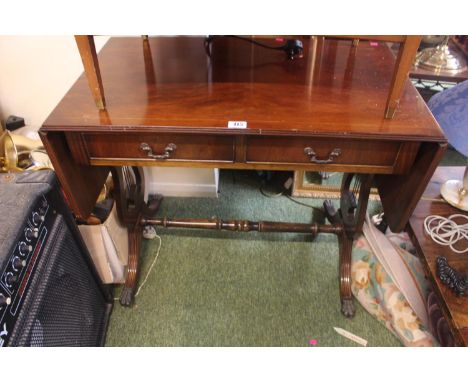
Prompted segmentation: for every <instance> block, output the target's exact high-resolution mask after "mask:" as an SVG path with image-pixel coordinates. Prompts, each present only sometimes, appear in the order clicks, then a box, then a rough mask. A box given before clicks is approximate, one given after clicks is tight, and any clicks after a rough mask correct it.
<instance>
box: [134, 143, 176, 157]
mask: <svg viewBox="0 0 468 382" xmlns="http://www.w3.org/2000/svg"><path fill="white" fill-rule="evenodd" d="M176 148H177V146H176V145H175V144H174V143H169V144H168V145H167V146H166V148H165V149H164V154H161V155H157V154H153V150H152V149H151V147H150V145H149V144H148V143H142V144H141V145H140V150H142V151H144V152H146V153H147V154H146V155H147V156H148V158H153V159H169V158H170V157H171V154H172V152H173V151H175V150H176Z"/></svg>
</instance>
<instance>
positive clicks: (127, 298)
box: [119, 224, 142, 307]
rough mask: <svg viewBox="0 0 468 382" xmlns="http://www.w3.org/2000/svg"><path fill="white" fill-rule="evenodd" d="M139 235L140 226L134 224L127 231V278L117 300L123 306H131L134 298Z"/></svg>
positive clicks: (138, 258) (137, 267)
mask: <svg viewBox="0 0 468 382" xmlns="http://www.w3.org/2000/svg"><path fill="white" fill-rule="evenodd" d="M141 235H142V227H141V225H140V224H136V225H135V226H134V227H133V229H132V228H129V229H128V265H127V278H126V279H125V285H124V287H123V289H122V293H121V294H120V299H119V301H120V304H121V305H123V306H128V307H129V306H131V305H132V304H133V299H134V297H135V292H136V286H137V281H138V270H139V262H140V243H141Z"/></svg>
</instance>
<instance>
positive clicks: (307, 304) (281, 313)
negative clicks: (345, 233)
mask: <svg viewBox="0 0 468 382" xmlns="http://www.w3.org/2000/svg"><path fill="white" fill-rule="evenodd" d="M260 185H261V182H260V178H259V177H258V175H257V173H255V172H249V171H221V179H220V194H219V198H218V199H208V198H166V199H164V201H163V204H162V207H161V210H160V211H159V212H158V216H170V217H201V218H202V217H210V216H216V217H219V218H223V219H229V218H238V219H250V220H280V221H281V220H283V221H296V222H311V221H312V212H313V210H312V209H311V208H308V207H305V206H302V205H299V204H296V203H294V202H292V201H291V200H290V199H288V198H286V197H284V196H281V197H277V198H267V197H265V196H263V195H262V194H261V193H260V192H259V187H260ZM301 202H305V203H308V204H310V205H312V204H313V205H315V206H321V201H318V200H312V199H301ZM314 218H315V220H320V219H322V216H321V214H320V213H316V214H315V216H314ZM158 234H159V235H160V236H161V238H162V247H161V251H160V254H159V258H158V260H157V263H156V265H155V267H154V269H153V271H152V273H151V275H150V277H149V279H148V282H147V283H146V285H145V286H144V287H143V289H142V290H141V292H140V294H139V296H138V297H137V299H136V303H135V305H134V307H133V308H131V309H128V308H122V307H121V306H120V305H119V304H118V303H116V304H115V306H114V310H113V313H112V315H111V320H110V325H109V330H108V334H107V346H309V341H310V340H311V339H315V340H317V346H355V344H354V343H353V342H351V341H349V340H348V339H346V338H343V337H341V336H340V335H338V334H337V333H336V332H335V331H334V330H333V327H334V326H337V327H341V328H343V329H346V330H348V331H351V332H352V333H355V334H356V335H359V336H361V337H363V338H365V339H367V340H368V341H369V344H368V346H400V342H399V341H398V340H397V339H396V337H394V336H393V335H392V334H391V333H390V332H389V331H388V330H387V329H386V328H385V327H384V325H382V324H381V323H379V322H377V320H376V319H374V318H373V317H372V316H371V315H369V314H368V313H367V312H366V311H365V310H364V309H363V308H361V306H360V305H359V304H358V303H357V302H356V307H357V311H356V317H355V318H354V319H351V320H348V319H345V318H344V317H343V316H342V314H341V313H340V302H339V289H338V243H337V239H336V237H335V235H323V234H322V235H319V236H318V237H317V238H316V239H315V241H314V242H312V241H311V239H310V237H308V236H307V235H298V234H271V233H263V234H262V233H231V232H220V231H213V232H210V231H198V230H191V231H190V230H176V229H158ZM157 247H158V239H155V240H151V241H146V240H145V241H144V243H143V249H142V266H141V277H140V280H142V279H143V278H144V276H145V275H146V273H147V270H148V268H149V266H150V264H151V262H152V260H153V258H154V253H155V251H156V249H157ZM116 296H118V291H116Z"/></svg>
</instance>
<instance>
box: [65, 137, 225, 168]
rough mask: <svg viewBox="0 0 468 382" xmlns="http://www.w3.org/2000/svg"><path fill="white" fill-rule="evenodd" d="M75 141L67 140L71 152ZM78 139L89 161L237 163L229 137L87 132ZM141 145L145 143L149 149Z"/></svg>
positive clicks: (69, 138)
mask: <svg viewBox="0 0 468 382" xmlns="http://www.w3.org/2000/svg"><path fill="white" fill-rule="evenodd" d="M75 138H78V137H76V136H75V137H73V136H69V137H68V142H69V145H70V147H71V148H72V150H73V147H76V146H77V144H76V142H74V143H72V144H70V143H71V142H70V140H72V139H73V140H75ZM79 140H80V141H81V145H80V146H81V148H78V147H77V149H78V150H81V152H82V153H83V152H84V156H85V157H86V158H84V159H85V160H86V159H87V160H88V161H100V160H101V161H116V162H117V161H119V160H130V161H131V160H135V161H148V162H172V161H191V162H204V161H213V162H217V161H219V162H232V161H233V160H234V143H233V138H232V137H230V136H216V135H199V134H188V135H183V134H177V135H176V134H150V133H146V134H145V133H125V134H112V133H84V134H82V135H81V137H80V138H79ZM142 144H146V150H145V149H143V147H142ZM169 145H172V147H173V150H166V148H167V147H169ZM164 154H166V155H164ZM81 155H83V154H81ZM154 156H156V157H154ZM82 158H83V157H82Z"/></svg>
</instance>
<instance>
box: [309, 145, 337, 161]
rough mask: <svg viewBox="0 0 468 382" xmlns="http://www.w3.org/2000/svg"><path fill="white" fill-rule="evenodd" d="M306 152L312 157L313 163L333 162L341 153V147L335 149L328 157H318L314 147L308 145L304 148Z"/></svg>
mask: <svg viewBox="0 0 468 382" xmlns="http://www.w3.org/2000/svg"><path fill="white" fill-rule="evenodd" d="M304 153H305V154H306V155H307V156H308V157H309V158H310V161H311V162H312V163H318V164H328V163H333V161H334V160H335V158H337V157H339V156H340V155H341V149H333V150H332V152H331V153H330V155H329V156H328V159H317V154H316V153H315V151H314V150H313V149H312V147H306V148H305V149H304Z"/></svg>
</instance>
